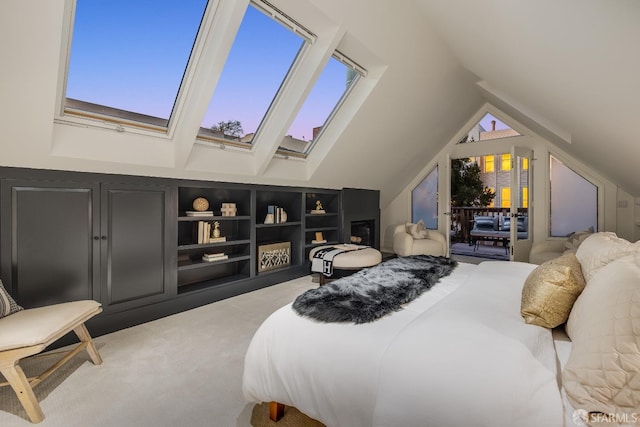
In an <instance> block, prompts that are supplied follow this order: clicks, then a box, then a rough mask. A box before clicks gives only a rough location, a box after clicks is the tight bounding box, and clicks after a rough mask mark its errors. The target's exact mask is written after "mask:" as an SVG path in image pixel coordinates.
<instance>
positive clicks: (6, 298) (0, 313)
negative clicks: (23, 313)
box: [0, 280, 22, 319]
mask: <svg viewBox="0 0 640 427" xmlns="http://www.w3.org/2000/svg"><path fill="white" fill-rule="evenodd" d="M20 310H22V307H20V306H19V305H18V304H17V303H16V302H15V301H14V299H13V298H11V295H9V293H8V292H7V290H6V289H5V288H4V285H3V284H2V280H0V319H2V318H3V317H6V316H8V315H10V314H13V313H16V312H18V311H20Z"/></svg>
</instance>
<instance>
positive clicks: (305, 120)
mask: <svg viewBox="0 0 640 427" xmlns="http://www.w3.org/2000/svg"><path fill="white" fill-rule="evenodd" d="M363 74H364V70H362V69H361V68H360V67H358V66H357V65H356V64H355V63H353V62H352V61H350V60H349V59H348V58H345V57H344V56H342V55H341V54H340V53H338V52H336V53H335V54H334V55H333V56H332V57H331V58H330V59H329V62H328V63H327V65H326V66H325V68H324V70H323V71H322V74H321V75H320V77H319V78H318V80H317V81H316V83H315V85H314V87H313V89H312V90H311V93H309V96H308V97H307V99H306V100H305V102H304V104H303V106H302V108H301V109H300V112H299V113H298V115H297V117H296V118H295V120H294V121H293V124H292V125H291V127H290V128H289V131H288V132H287V134H286V136H285V137H284V140H283V141H282V143H281V144H280V149H279V153H280V154H285V155H286V154H291V153H294V154H295V153H298V154H302V155H304V156H306V155H307V154H309V152H311V150H312V149H313V147H314V146H315V144H316V143H317V141H318V139H319V138H320V136H321V134H322V131H323V130H324V128H325V127H326V126H327V124H328V123H329V121H330V120H331V117H333V115H334V114H335V113H336V111H337V110H338V108H339V106H340V105H341V104H342V101H343V100H344V98H345V97H346V95H347V94H348V93H349V91H350V89H351V88H353V86H354V85H355V83H356V82H357V81H358V79H359V78H360V77H361V76H362V75H363Z"/></svg>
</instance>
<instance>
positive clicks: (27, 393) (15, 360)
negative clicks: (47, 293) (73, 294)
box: [0, 300, 102, 423]
mask: <svg viewBox="0 0 640 427" xmlns="http://www.w3.org/2000/svg"><path fill="white" fill-rule="evenodd" d="M101 311H102V308H101V307H100V304H99V303H98V302H96V301H91V300H86V301H74V302H66V303H61V304H55V305H50V306H46V307H38V308H31V309H27V310H21V311H18V312H15V313H13V314H10V315H8V316H6V317H2V318H0V372H1V373H2V375H3V376H4V377H5V379H6V380H7V381H6V382H4V383H0V386H3V385H10V386H11V387H12V388H13V390H14V391H15V393H16V395H17V396H18V400H20V403H21V404H22V406H23V407H24V410H25V412H26V413H27V416H28V417H29V419H30V420H31V422H33V423H39V422H40V421H42V420H43V419H44V414H43V412H42V409H41V408H40V404H39V403H38V399H37V398H36V396H35V394H34V393H33V387H35V386H36V385H37V384H39V383H40V382H42V381H43V380H44V379H45V378H47V377H48V376H49V375H51V374H52V373H54V372H55V371H56V370H57V369H58V368H60V367H61V366H62V365H64V364H65V363H66V362H68V361H69V360H71V358H72V357H73V356H75V355H76V354H78V353H79V352H80V351H82V350H86V351H87V353H89V358H90V359H91V361H92V362H93V363H94V364H96V365H100V364H101V363H102V359H101V358H100V354H99V353H98V350H97V349H96V347H95V345H94V343H93V341H92V340H91V336H90V335H89V332H88V331H87V328H86V327H85V326H84V322H86V321H87V320H89V319H90V318H92V317H93V316H95V315H96V314H98V313H100V312H101ZM70 331H74V332H75V333H76V335H77V336H78V338H79V339H80V343H79V344H77V345H76V346H75V347H74V348H73V349H72V350H70V351H69V352H67V354H66V355H65V356H64V357H62V358H61V359H60V360H59V361H58V362H56V363H55V364H54V365H53V366H51V367H50V368H49V369H47V370H46V371H45V372H43V373H42V374H40V375H38V376H36V377H32V378H27V377H26V376H25V374H24V371H23V370H22V368H21V367H20V364H19V362H20V360H21V359H24V358H25V357H29V356H33V355H37V354H38V353H40V352H41V351H43V350H44V349H46V348H47V346H48V345H49V344H51V343H53V342H54V341H57V340H58V339H60V338H62V336H64V335H65V334H66V333H67V332H70Z"/></svg>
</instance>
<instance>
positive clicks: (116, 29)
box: [65, 0, 207, 129]
mask: <svg viewBox="0 0 640 427" xmlns="http://www.w3.org/2000/svg"><path fill="white" fill-rule="evenodd" d="M206 6H207V1H206V0H190V1H188V2H155V1H150V0H140V1H126V0H110V1H95V0H77V3H76V9H75V19H74V27H73V38H72V43H71V53H70V58H69V68H68V74H67V81H66V96H65V113H67V114H69V113H71V114H75V115H78V116H82V117H89V118H99V119H101V120H105V119H106V120H107V121H109V120H110V119H111V121H115V122H124V123H129V122H133V123H134V124H135V123H140V124H145V125H150V126H147V127H150V128H152V129H154V128H157V127H159V128H166V127H167V126H168V123H169V119H170V118H171V114H172V110H173V107H174V104H175V101H176V97H177V95H178V91H179V89H180V84H181V82H182V78H183V75H184V72H185V69H186V66H187V63H188V61H189V56H190V54H191V50H192V47H193V44H194V41H195V38H196V35H197V33H198V28H199V25H200V22H201V20H202V17H203V14H204V11H205V8H206Z"/></svg>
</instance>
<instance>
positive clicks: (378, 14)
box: [0, 0, 640, 205]
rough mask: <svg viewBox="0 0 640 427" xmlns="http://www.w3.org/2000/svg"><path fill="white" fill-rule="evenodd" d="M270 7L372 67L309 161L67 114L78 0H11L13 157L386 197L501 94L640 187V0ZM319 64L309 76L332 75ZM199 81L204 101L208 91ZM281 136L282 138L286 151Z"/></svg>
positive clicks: (3, 87)
mask: <svg viewBox="0 0 640 427" xmlns="http://www.w3.org/2000/svg"><path fill="white" fill-rule="evenodd" d="M221 1H222V2H225V1H227V0H221ZM241 2H244V3H248V0H238V1H237V2H236V3H241ZM271 3H272V4H274V5H275V6H276V7H278V8H279V9H281V10H283V11H285V12H286V13H287V14H288V15H290V16H291V17H293V18H294V19H296V20H297V21H299V22H301V23H303V24H305V25H306V26H308V27H309V29H310V30H311V31H313V32H314V33H315V34H317V35H318V36H319V37H320V38H321V39H320V44H319V45H318V46H320V47H322V46H325V49H326V52H322V51H320V52H319V53H318V54H319V57H322V55H324V57H325V58H328V56H330V54H331V52H332V51H333V49H335V48H339V49H340V51H341V52H343V53H344V54H346V55H348V56H349V57H350V58H351V59H353V60H355V61H356V62H358V63H359V64H360V65H362V66H364V67H365V68H366V69H367V70H368V72H369V74H368V78H367V79H364V80H363V82H362V83H363V84H364V86H363V88H364V89H361V92H360V95H359V96H360V98H359V100H358V101H359V102H358V103H356V104H355V106H351V107H349V106H348V107H349V108H347V111H348V113H349V114H348V117H349V119H348V120H347V121H344V120H343V121H340V120H338V121H337V123H338V124H337V126H336V130H335V131H334V132H333V133H332V134H331V133H330V134H329V138H328V141H330V143H327V144H325V145H324V146H322V145H321V144H320V143H319V144H318V147H317V148H316V149H315V150H314V152H313V156H310V157H309V158H308V159H307V160H306V161H297V160H286V159H281V158H277V157H275V158H274V157H273V156H272V154H273V152H270V151H269V149H265V150H256V151H255V152H252V153H238V152H230V151H229V150H224V151H223V150H219V149H217V148H212V147H207V146H203V145H200V144H197V143H194V135H193V134H190V133H189V132H177V133H176V134H175V135H172V136H171V137H170V138H167V137H163V138H160V137H157V138H156V137H153V136H140V135H131V134H127V133H126V132H125V133H119V132H116V131H113V130H105V129H97V128H91V127H88V128H87V127H77V126H71V125H68V124H61V123H54V118H55V117H56V114H57V112H58V111H59V99H60V97H59V93H58V92H59V81H60V79H59V73H60V65H61V61H63V58H64V55H62V51H63V48H62V47H61V40H63V28H64V25H63V24H64V23H63V21H64V17H65V0H51V1H46V2H42V1H41V0H6V1H3V2H2V5H0V11H1V13H0V36H2V39H3V44H2V47H0V51H1V53H2V61H3V67H2V68H1V69H0V93H1V94H2V96H1V97H0V120H2V123H3V126H2V131H3V134H2V140H1V141H0V165H4V166H24V167H39V168H50V169H69V170H85V171H95V172H112V173H126V174H138V175H154V176H167V177H179V178H194V179H209V180H221V181H239V182H256V183H268V184H283V185H305V186H317V187H335V188H340V187H363V188H376V189H380V190H381V191H382V203H383V205H384V204H385V203H386V202H389V201H390V200H392V199H393V198H394V197H395V195H396V194H397V193H398V192H399V191H401V190H402V189H403V188H404V186H406V185H407V183H409V182H410V181H411V180H412V179H413V178H414V177H415V176H416V174H417V173H418V172H419V171H420V170H421V169H422V168H423V167H424V165H425V164H426V163H428V162H429V160H430V159H431V158H432V157H433V156H434V155H436V154H437V153H438V152H439V151H440V149H441V148H442V147H443V146H444V145H445V144H446V143H447V142H449V140H450V139H451V138H452V137H453V136H454V135H455V133H456V132H457V131H458V130H459V129H460V127H461V126H463V125H464V123H466V122H467V121H468V119H469V118H470V117H471V116H472V115H473V114H474V113H476V112H477V110H478V109H479V108H480V107H481V106H482V105H483V104H484V103H485V102H487V101H489V102H491V103H492V104H494V105H495V106H497V107H498V108H501V109H503V110H504V111H505V112H506V113H508V114H509V115H511V116H512V117H514V118H517V119H518V120H519V121H521V122H523V123H524V124H525V125H527V126H528V127H529V128H531V129H533V130H535V131H536V132H538V133H539V134H541V135H542V136H544V137H545V138H547V139H549V140H551V141H552V142H554V143H557V144H559V145H560V146H561V147H562V149H563V150H565V151H567V152H569V153H571V154H573V155H575V156H576V157H578V158H580V159H581V160H583V161H584V162H585V163H587V164H590V165H592V166H593V167H594V168H596V169H598V170H599V171H601V172H602V173H603V174H604V175H606V176H608V177H609V178H611V179H612V180H613V181H614V182H617V183H618V184H620V185H621V186H622V187H624V188H625V189H626V190H627V191H629V192H631V193H632V194H634V195H636V196H637V195H640V180H639V179H638V178H639V177H640V174H639V173H638V168H637V166H636V163H637V160H636V157H637V153H638V148H637V144H636V143H635V133H636V130H637V129H638V118H639V117H640V80H638V78H637V73H638V70H640V49H637V41H638V40H640V26H639V25H637V22H639V18H640V2H637V1H634V0H617V1H615V2H611V1H605V0H602V1H593V0H586V1H585V0H567V1H563V2H555V1H550V0H541V1H536V2H513V1H509V0H488V1H484V2H477V1H475V0H465V1H450V0H399V1H393V2H391V1H388V0H349V1H344V0H272V1H271ZM35 10H37V13H34V11H35ZM230 16H231V17H232V18H233V19H240V17H241V15H240V14H235V15H233V14H230ZM322 37H325V38H322ZM231 42H232V37H230V38H229V39H228V40H222V41H220V40H218V41H217V42H216V43H218V45H216V46H212V47H211V48H212V49H213V48H215V49H222V51H223V50H224V49H223V47H224V46H222V45H225V43H226V45H227V49H228V46H229V45H230V44H231ZM322 43H324V44H322ZM221 61H222V62H223V59H221ZM214 62H215V61H214ZM320 62H321V61H319V62H318V63H320ZM216 67H218V68H220V67H221V65H220V64H215V63H212V64H211V69H212V70H215V69H216ZM307 72H308V76H309V79H310V80H309V81H311V80H312V79H313V76H315V75H317V73H318V71H317V70H314V69H309V70H307ZM301 81H302V80H301ZM299 87H300V88H301V90H303V91H304V90H308V86H305V85H303V84H301V85H299ZM212 88H213V86H212V85H211V87H208V88H207V90H209V91H211V90H212ZM195 89H196V90H194V92H193V96H203V95H202V94H201V93H200V94H199V93H198V91H197V88H195ZM205 92H206V91H205ZM199 102H202V103H206V102H207V99H204V100H202V101H199ZM293 110H294V109H293V108H292V109H291V111H293ZM287 114H289V113H283V117H284V119H285V121H286V120H288V119H289V118H291V117H289V116H287ZM290 114H294V113H293V112H292V113H290ZM185 120H186V121H189V120H190V119H189V117H188V115H186V116H185ZM199 120H200V119H199V118H196V119H193V120H192V121H193V122H194V123H196V124H197V125H199ZM186 128H187V127H185V129H186ZM276 134H277V132H274V135H275V136H274V140H273V141H271V143H269V142H267V146H268V147H269V146H270V147H277V141H276V139H275V137H276V136H278V135H276Z"/></svg>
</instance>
